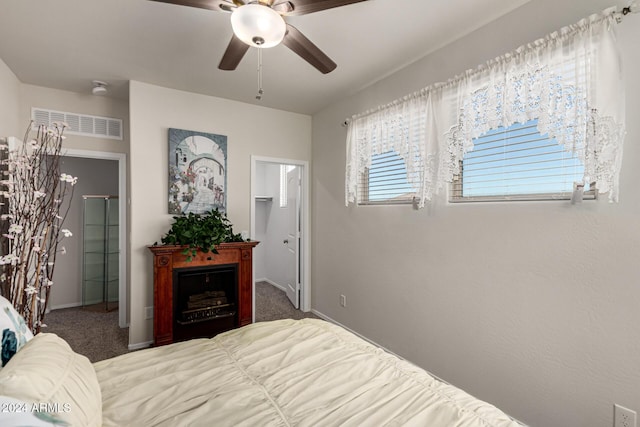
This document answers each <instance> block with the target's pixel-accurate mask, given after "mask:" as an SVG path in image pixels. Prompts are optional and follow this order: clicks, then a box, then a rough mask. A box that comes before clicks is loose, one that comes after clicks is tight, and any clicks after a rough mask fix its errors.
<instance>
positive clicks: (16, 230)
mask: <svg viewBox="0 0 640 427" xmlns="http://www.w3.org/2000/svg"><path fill="white" fill-rule="evenodd" d="M23 229H24V227H23V226H21V225H20V224H11V225H10V226H9V234H20V233H22V230H23Z"/></svg>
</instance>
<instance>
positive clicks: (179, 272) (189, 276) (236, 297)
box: [149, 241, 258, 346]
mask: <svg viewBox="0 0 640 427" xmlns="http://www.w3.org/2000/svg"><path fill="white" fill-rule="evenodd" d="M257 244H258V242H255V241H252V242H237V243H223V244H221V245H219V246H218V247H217V250H218V252H219V253H218V254H213V253H210V252H209V253H203V252H198V253H197V255H196V256H195V257H194V258H193V260H192V261H187V260H186V258H187V257H186V255H184V254H183V253H182V250H183V249H184V247H182V246H168V245H167V246H150V247H149V249H150V250H151V252H153V254H154V310H153V311H154V321H153V326H154V327H153V338H154V345H156V346H158V345H163V344H169V343H172V342H176V341H184V340H188V339H192V338H201V337H212V336H214V335H216V334H218V333H220V332H224V331H227V330H230V329H233V328H237V327H240V326H244V325H247V324H249V323H251V321H252V314H253V313H252V311H253V310H252V287H253V280H252V269H251V268H252V250H253V248H254V247H255V246H256V245H257Z"/></svg>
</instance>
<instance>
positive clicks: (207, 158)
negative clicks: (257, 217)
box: [169, 128, 227, 214]
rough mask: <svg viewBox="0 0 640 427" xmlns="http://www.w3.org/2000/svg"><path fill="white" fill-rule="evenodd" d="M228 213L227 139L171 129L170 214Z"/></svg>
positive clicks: (209, 134) (210, 134) (221, 136)
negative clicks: (217, 211) (212, 211)
mask: <svg viewBox="0 0 640 427" xmlns="http://www.w3.org/2000/svg"><path fill="white" fill-rule="evenodd" d="M213 209H218V210H220V211H221V212H226V210H227V137H226V136H225V135H216V134H212V133H205V132H196V131H190V130H184V129H173V128H171V129H169V213H170V214H188V213H191V212H193V213H195V214H202V213H205V212H208V211H211V210H213Z"/></svg>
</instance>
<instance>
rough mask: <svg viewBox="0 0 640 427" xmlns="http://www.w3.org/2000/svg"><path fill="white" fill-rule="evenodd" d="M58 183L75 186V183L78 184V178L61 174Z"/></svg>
mask: <svg viewBox="0 0 640 427" xmlns="http://www.w3.org/2000/svg"><path fill="white" fill-rule="evenodd" d="M60 181H63V182H68V183H69V184H71V185H76V183H77V182H78V177H77V176H71V175H68V174H66V173H63V174H62V175H60Z"/></svg>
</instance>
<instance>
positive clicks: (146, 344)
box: [127, 341, 153, 351]
mask: <svg viewBox="0 0 640 427" xmlns="http://www.w3.org/2000/svg"><path fill="white" fill-rule="evenodd" d="M151 344H153V341H144V342H139V343H135V344H129V346H128V347H127V348H128V349H129V351H134V350H141V349H143V348H147V347H151Z"/></svg>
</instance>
